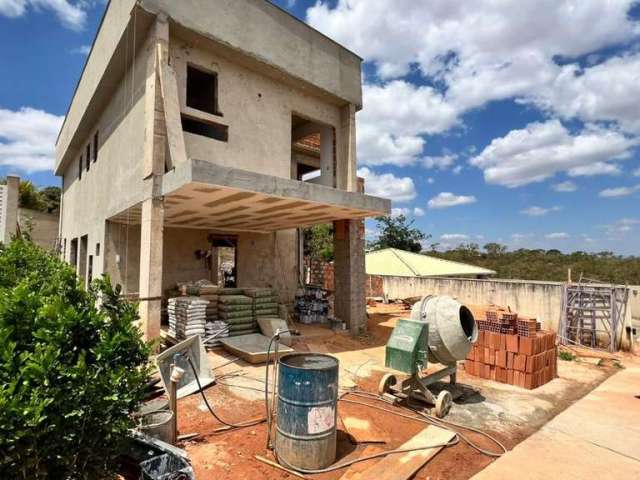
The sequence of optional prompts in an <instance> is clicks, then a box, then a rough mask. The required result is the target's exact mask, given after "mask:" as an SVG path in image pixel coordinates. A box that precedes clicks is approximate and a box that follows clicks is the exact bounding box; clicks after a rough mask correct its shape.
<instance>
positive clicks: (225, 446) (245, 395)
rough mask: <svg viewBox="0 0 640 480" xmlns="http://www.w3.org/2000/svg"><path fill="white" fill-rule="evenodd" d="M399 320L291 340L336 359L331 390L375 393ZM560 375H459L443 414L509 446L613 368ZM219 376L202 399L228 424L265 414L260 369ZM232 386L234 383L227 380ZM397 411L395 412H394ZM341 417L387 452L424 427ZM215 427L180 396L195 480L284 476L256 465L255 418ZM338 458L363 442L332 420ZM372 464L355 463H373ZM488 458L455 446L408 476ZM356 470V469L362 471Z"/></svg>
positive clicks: (565, 369) (357, 413)
mask: <svg viewBox="0 0 640 480" xmlns="http://www.w3.org/2000/svg"><path fill="white" fill-rule="evenodd" d="M405 316H407V312H406V311H404V310H403V309H402V307H401V306H398V305H378V306H376V307H370V308H369V333H368V334H367V335H365V336H362V337H361V338H357V339H353V338H351V337H350V336H348V335H345V334H333V333H331V332H329V331H324V332H322V331H318V330H317V329H315V330H313V331H308V332H307V333H308V334H307V335H304V333H305V332H303V337H301V338H300V339H299V340H297V341H296V343H294V349H295V350H297V351H324V352H329V353H331V354H333V355H335V356H336V357H337V358H338V359H339V360H340V386H341V388H343V389H349V388H351V387H354V386H357V387H358V388H360V389H362V390H366V391H370V392H376V391H377V385H378V382H379V379H380V378H381V377H382V375H383V374H384V373H385V370H384V345H385V344H386V341H387V338H388V337H389V335H390V333H391V330H392V329H393V326H394V325H395V321H396V320H397V319H398V318H402V317H405ZM229 358H230V355H228V354H226V353H225V352H223V351H220V352H218V351H216V352H213V353H210V360H211V364H212V366H213V367H214V368H215V367H217V366H218V365H223V364H224V363H225V362H227V361H228V359H229ZM558 368H559V377H560V378H558V379H556V380H554V381H552V382H551V383H549V384H547V385H544V386H542V387H540V388H538V389H536V390H533V391H527V390H521V389H519V388H516V387H513V386H510V385H504V384H500V383H496V382H491V381H488V380H482V379H479V378H476V377H470V376H468V375H466V374H465V372H464V371H460V370H459V372H458V383H459V385H460V388H461V389H462V391H463V395H462V397H461V398H460V399H458V400H457V401H456V402H455V404H454V406H453V407H452V409H451V412H450V414H449V415H448V417H447V420H451V421H455V422H458V423H462V424H465V425H470V426H473V427H476V428H479V429H482V430H483V431H485V432H487V433H490V434H491V435H494V436H495V437H496V438H497V439H498V440H500V441H501V442H502V443H504V445H505V446H506V447H507V448H508V449H511V448H513V447H514V446H515V445H517V444H518V443H520V442H521V441H522V440H524V439H525V438H527V437H528V436H529V435H531V434H532V433H533V432H535V431H537V430H538V429H539V428H540V427H541V426H542V425H544V424H545V423H546V422H548V421H549V420H550V419H551V418H553V417H554V416H556V415H557V414H558V413H560V412H561V411H562V410H564V409H565V408H566V407H567V406H569V405H570V404H572V403H573V402H575V401H576V400H577V399H579V398H581V397H582V396H584V395H585V394H587V393H588V392H590V391H591V390H592V389H593V388H595V387H596V386H597V385H599V384H600V383H601V382H602V381H604V380H605V379H606V378H608V377H609V376H610V375H612V374H613V373H615V371H616V368H615V367H603V366H597V365H594V364H593V362H591V363H579V362H563V361H559V365H558ZM215 373H216V375H218V376H220V375H230V376H227V377H223V378H222V380H221V381H219V382H218V384H217V385H214V386H212V387H210V388H208V389H207V390H206V395H207V399H208V400H209V402H210V403H211V404H212V405H213V406H214V408H215V409H216V412H217V413H218V414H219V415H220V416H222V417H223V419H224V420H226V421H228V422H241V421H246V420H248V419H252V418H260V417H263V416H264V413H265V412H264V400H263V399H264V393H263V389H264V366H252V365H248V364H246V363H244V362H242V361H237V362H234V363H231V364H228V365H225V366H223V367H222V368H216V370H215ZM231 385H233V386H231ZM345 398H346V399H352V400H358V401H364V402H369V403H372V404H377V405H380V406H384V407H385V408H391V409H394V408H395V407H391V406H389V405H386V404H381V403H379V402H376V401H373V400H366V399H363V398H360V397H355V396H346V397H345ZM397 411H399V412H403V410H401V409H397ZM338 412H339V415H340V416H341V417H344V416H353V417H357V418H360V419H363V420H368V421H370V422H371V423H372V424H373V425H375V430H376V431H379V432H383V433H384V437H385V438H384V440H385V441H386V443H384V444H382V445H377V446H378V447H380V449H381V450H387V449H392V448H396V447H398V446H400V445H402V444H403V443H404V442H406V441H407V440H408V439H409V438H411V437H412V436H413V435H415V434H417V433H418V432H420V431H421V430H422V429H424V428H425V427H426V425H425V424H424V423H419V422H416V421H414V420H409V419H404V418H401V417H398V416H396V415H392V414H389V413H386V412H381V411H379V410H374V409H371V408H369V407H366V406H362V405H355V404H351V403H347V402H339V406H338ZM221 426H222V425H221V424H220V423H218V422H217V421H215V420H214V419H213V418H212V417H211V415H210V414H209V412H207V411H206V408H205V407H204V404H203V402H202V399H201V397H200V396H199V395H192V396H190V397H187V398H184V399H182V400H180V401H179V415H178V429H179V431H180V434H189V433H198V434H199V437H197V438H196V439H194V440H190V441H187V442H184V443H183V444H181V445H180V446H181V447H182V448H184V449H185V450H186V451H187V453H188V454H189V456H190V458H191V461H192V463H193V466H194V469H195V471H196V478H197V479H198V480H214V479H215V480H223V479H238V478H256V479H257V478H265V479H285V478H294V477H293V476H292V475H290V474H288V473H285V472H282V471H279V470H277V469H275V468H273V467H271V466H268V465H265V464H263V463H261V462H259V461H257V460H256V459H255V458H254V456H255V455H261V456H264V457H268V458H271V456H270V454H269V453H268V451H267V450H266V425H265V424H264V423H262V424H259V425H256V426H253V427H248V428H242V429H236V430H231V431H223V432H216V431H215V430H216V429H219V428H220V427H221ZM338 428H339V431H338V461H343V460H346V459H351V458H357V457H359V456H360V455H362V451H363V450H364V449H365V448H366V447H367V445H366V444H360V445H358V444H356V443H355V441H354V440H353V438H351V437H350V436H349V435H348V434H347V433H346V432H345V431H344V428H343V427H342V426H341V424H339V425H338ZM470 436H471V437H472V438H473V439H474V441H477V443H479V444H480V445H481V446H483V447H485V448H487V449H494V448H495V447H494V446H492V445H491V444H490V443H489V442H487V441H485V440H483V439H482V437H479V436H478V435H476V434H471V435H470ZM376 461H377V460H371V461H368V462H365V463H363V464H362V467H366V466H368V465H372V464H373V463H374V462H376ZM492 461H493V460H492V458H490V457H487V456H485V455H482V454H480V453H479V452H477V451H476V450H474V449H472V448H471V447H469V446H467V445H466V444H464V443H462V442H461V443H459V444H458V445H455V446H453V447H450V448H446V449H444V450H442V451H441V452H440V453H439V454H438V455H436V456H435V458H433V459H432V460H431V461H430V462H429V463H427V465H426V466H425V467H423V468H422V469H421V470H420V471H419V472H418V474H417V475H416V476H415V478H417V479H431V480H438V479H454V480H455V479H467V478H470V477H471V476H473V475H474V474H475V473H477V472H479V471H480V470H482V469H483V468H484V467H486V466H487V465H488V464H489V463H491V462H492ZM362 467H360V468H362ZM344 472H345V470H340V471H337V472H333V473H330V474H323V475H309V476H308V477H309V478H317V479H338V478H340V477H341V476H342V475H343V474H344Z"/></svg>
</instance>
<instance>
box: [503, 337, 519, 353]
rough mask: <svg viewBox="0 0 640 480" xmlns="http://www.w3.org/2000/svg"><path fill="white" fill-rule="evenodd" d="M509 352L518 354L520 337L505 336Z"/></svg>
mask: <svg viewBox="0 0 640 480" xmlns="http://www.w3.org/2000/svg"><path fill="white" fill-rule="evenodd" d="M505 340H506V347H507V351H509V352H513V353H518V336H517V335H505Z"/></svg>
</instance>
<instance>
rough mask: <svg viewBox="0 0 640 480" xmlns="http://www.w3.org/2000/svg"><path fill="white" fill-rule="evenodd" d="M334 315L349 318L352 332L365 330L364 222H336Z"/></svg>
mask: <svg viewBox="0 0 640 480" xmlns="http://www.w3.org/2000/svg"><path fill="white" fill-rule="evenodd" d="M333 252H334V258H335V260H334V268H335V270H334V283H335V300H334V311H335V316H336V317H337V318H338V319H340V320H346V321H347V323H348V324H349V330H350V331H351V333H352V334H354V335H358V334H359V333H362V332H363V331H365V330H366V326H367V316H366V303H365V290H364V287H365V283H364V281H365V270H364V225H363V223H362V222H361V221H357V220H345V221H340V222H335V223H334V242H333Z"/></svg>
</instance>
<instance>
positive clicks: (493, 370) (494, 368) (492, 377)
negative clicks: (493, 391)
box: [491, 365, 496, 382]
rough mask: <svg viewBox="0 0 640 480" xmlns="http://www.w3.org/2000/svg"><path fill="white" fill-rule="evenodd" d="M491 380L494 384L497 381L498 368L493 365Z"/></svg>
mask: <svg viewBox="0 0 640 480" xmlns="http://www.w3.org/2000/svg"><path fill="white" fill-rule="evenodd" d="M491 380H493V381H494V382H495V380H496V367H494V366H493V365H492V366H491Z"/></svg>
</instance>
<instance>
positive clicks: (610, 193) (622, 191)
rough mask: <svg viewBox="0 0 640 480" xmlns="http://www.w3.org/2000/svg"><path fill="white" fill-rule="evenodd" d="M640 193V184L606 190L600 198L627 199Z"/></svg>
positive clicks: (601, 193)
mask: <svg viewBox="0 0 640 480" xmlns="http://www.w3.org/2000/svg"><path fill="white" fill-rule="evenodd" d="M638 191H640V184H638V185H633V186H631V187H616V188H605V189H604V190H602V191H601V192H600V193H599V194H598V196H600V197H602V198H616V197H626V196H628V195H632V194H634V193H635V192H638Z"/></svg>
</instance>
